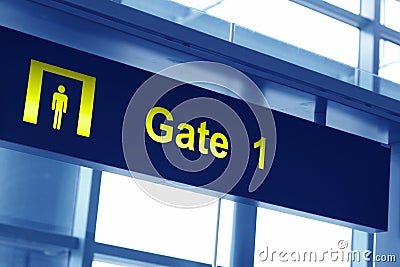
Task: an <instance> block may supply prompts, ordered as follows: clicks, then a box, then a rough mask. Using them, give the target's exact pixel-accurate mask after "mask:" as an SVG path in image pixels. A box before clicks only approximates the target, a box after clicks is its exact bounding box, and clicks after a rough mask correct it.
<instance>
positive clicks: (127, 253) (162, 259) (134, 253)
mask: <svg viewBox="0 0 400 267" xmlns="http://www.w3.org/2000/svg"><path fill="white" fill-rule="evenodd" d="M94 253H95V259H98V260H103V261H112V262H118V259H119V260H120V261H121V263H122V262H123V263H125V264H129V263H130V264H132V263H135V262H137V263H138V262H139V263H140V262H146V263H148V264H154V265H157V266H175V267H211V265H210V264H205V263H201V262H195V261H189V260H183V259H179V258H174V257H169V256H164V255H159V254H154V253H150V252H144V251H139V250H133V249H128V248H123V247H117V246H112V245H107V244H102V243H95V245H94ZM127 260H128V261H127Z"/></svg>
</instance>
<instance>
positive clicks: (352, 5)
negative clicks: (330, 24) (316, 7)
mask: <svg viewBox="0 0 400 267" xmlns="http://www.w3.org/2000/svg"><path fill="white" fill-rule="evenodd" d="M323 1H324V2H327V3H329V4H332V5H335V6H337V7H340V8H343V9H345V10H347V11H350V12H352V13H354V14H360V0H346V1H343V0H323Z"/></svg>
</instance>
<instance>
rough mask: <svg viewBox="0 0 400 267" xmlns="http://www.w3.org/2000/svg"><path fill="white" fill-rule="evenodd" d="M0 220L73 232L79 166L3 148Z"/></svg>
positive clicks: (0, 154) (25, 225)
mask: <svg viewBox="0 0 400 267" xmlns="http://www.w3.org/2000/svg"><path fill="white" fill-rule="evenodd" d="M0 169H1V175H0V183H1V186H0V222H1V223H5V224H12V225H16V226H20V227H26V228H31V229H35V230H42V231H47V232H55V233H60V234H67V235H70V234H71V233H72V226H73V221H74V211H75V200H76V193H77V192H76V189H77V182H78V176H79V167H78V166H76V165H71V164H67V163H64V162H60V161H56V160H51V159H47V158H43V157H39V156H34V155H30V154H26V153H21V152H17V151H13V150H9V149H5V148H0Z"/></svg>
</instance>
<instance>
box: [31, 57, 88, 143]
mask: <svg viewBox="0 0 400 267" xmlns="http://www.w3.org/2000/svg"><path fill="white" fill-rule="evenodd" d="M45 71H47V72H51V73H54V74H57V75H60V76H64V77H67V78H71V79H74V80H78V81H81V82H82V93H81V102H80V107H79V117H78V126H77V129H76V134H77V135H81V136H85V137H90V128H91V125H92V112H93V102H94V91H95V87H96V78H95V77H91V76H88V75H84V74H81V73H78V72H75V71H71V70H68V69H64V68H60V67H57V66H53V65H50V64H47V63H43V62H40V61H37V60H33V59H32V60H31V66H30V71H29V79H28V89H27V91H26V99H25V108H24V116H23V121H25V122H29V123H32V124H37V120H38V114H39V106H40V95H41V92H42V82H43V73H44V72H45Z"/></svg>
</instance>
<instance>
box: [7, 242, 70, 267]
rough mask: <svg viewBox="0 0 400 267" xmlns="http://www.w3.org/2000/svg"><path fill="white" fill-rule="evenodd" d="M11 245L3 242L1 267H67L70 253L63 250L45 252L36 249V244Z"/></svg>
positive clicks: (16, 243)
mask: <svg viewBox="0 0 400 267" xmlns="http://www.w3.org/2000/svg"><path fill="white" fill-rule="evenodd" d="M19 242H20V241H18V240H15V244H10V241H9V240H1V243H4V244H1V245H0V266H1V267H10V266H12V267H23V266H24V267H25V266H26V267H67V266H68V259H69V253H68V252H66V251H63V250H62V249H60V250H59V249H56V250H54V251H52V250H49V251H44V250H42V249H38V248H36V247H35V245H36V244H35V243H31V244H28V243H26V244H23V245H20V244H18V243H19Z"/></svg>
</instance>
